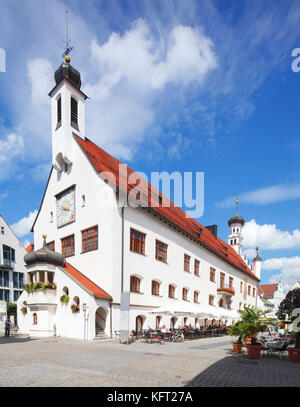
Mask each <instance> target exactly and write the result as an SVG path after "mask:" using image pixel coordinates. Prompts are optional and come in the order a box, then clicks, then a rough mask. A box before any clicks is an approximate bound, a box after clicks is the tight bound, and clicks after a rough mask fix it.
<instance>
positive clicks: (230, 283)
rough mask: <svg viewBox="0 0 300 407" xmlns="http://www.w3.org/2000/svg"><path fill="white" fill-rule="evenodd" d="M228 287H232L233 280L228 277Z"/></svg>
mask: <svg viewBox="0 0 300 407" xmlns="http://www.w3.org/2000/svg"><path fill="white" fill-rule="evenodd" d="M229 287H231V288H232V287H233V278H232V277H229Z"/></svg>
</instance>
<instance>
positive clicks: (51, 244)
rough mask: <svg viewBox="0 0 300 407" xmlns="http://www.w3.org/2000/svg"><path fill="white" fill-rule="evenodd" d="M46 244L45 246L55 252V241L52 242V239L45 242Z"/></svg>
mask: <svg viewBox="0 0 300 407" xmlns="http://www.w3.org/2000/svg"><path fill="white" fill-rule="evenodd" d="M46 246H47V248H48V249H49V250H52V251H53V252H55V242H54V240H53V241H52V242H49V243H47V244H46Z"/></svg>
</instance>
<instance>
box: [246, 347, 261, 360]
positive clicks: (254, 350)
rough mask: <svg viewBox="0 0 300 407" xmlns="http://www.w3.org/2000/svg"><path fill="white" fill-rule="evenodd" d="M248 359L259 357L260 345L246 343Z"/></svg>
mask: <svg viewBox="0 0 300 407" xmlns="http://www.w3.org/2000/svg"><path fill="white" fill-rule="evenodd" d="M246 348H247V352H248V359H259V356H260V351H261V349H262V346H261V345H247V346H246Z"/></svg>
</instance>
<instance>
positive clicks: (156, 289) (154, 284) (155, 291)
mask: <svg viewBox="0 0 300 407" xmlns="http://www.w3.org/2000/svg"><path fill="white" fill-rule="evenodd" d="M152 295H159V283H158V282H157V281H152Z"/></svg>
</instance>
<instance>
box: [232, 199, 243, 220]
mask: <svg viewBox="0 0 300 407" xmlns="http://www.w3.org/2000/svg"><path fill="white" fill-rule="evenodd" d="M238 204H239V200H238V199H237V200H236V212H235V215H234V216H232V217H231V218H230V219H229V221H228V225H229V226H230V225H232V224H233V223H239V224H241V225H242V226H243V225H244V223H245V220H244V218H242V217H241V216H240V215H239V214H238Z"/></svg>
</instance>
